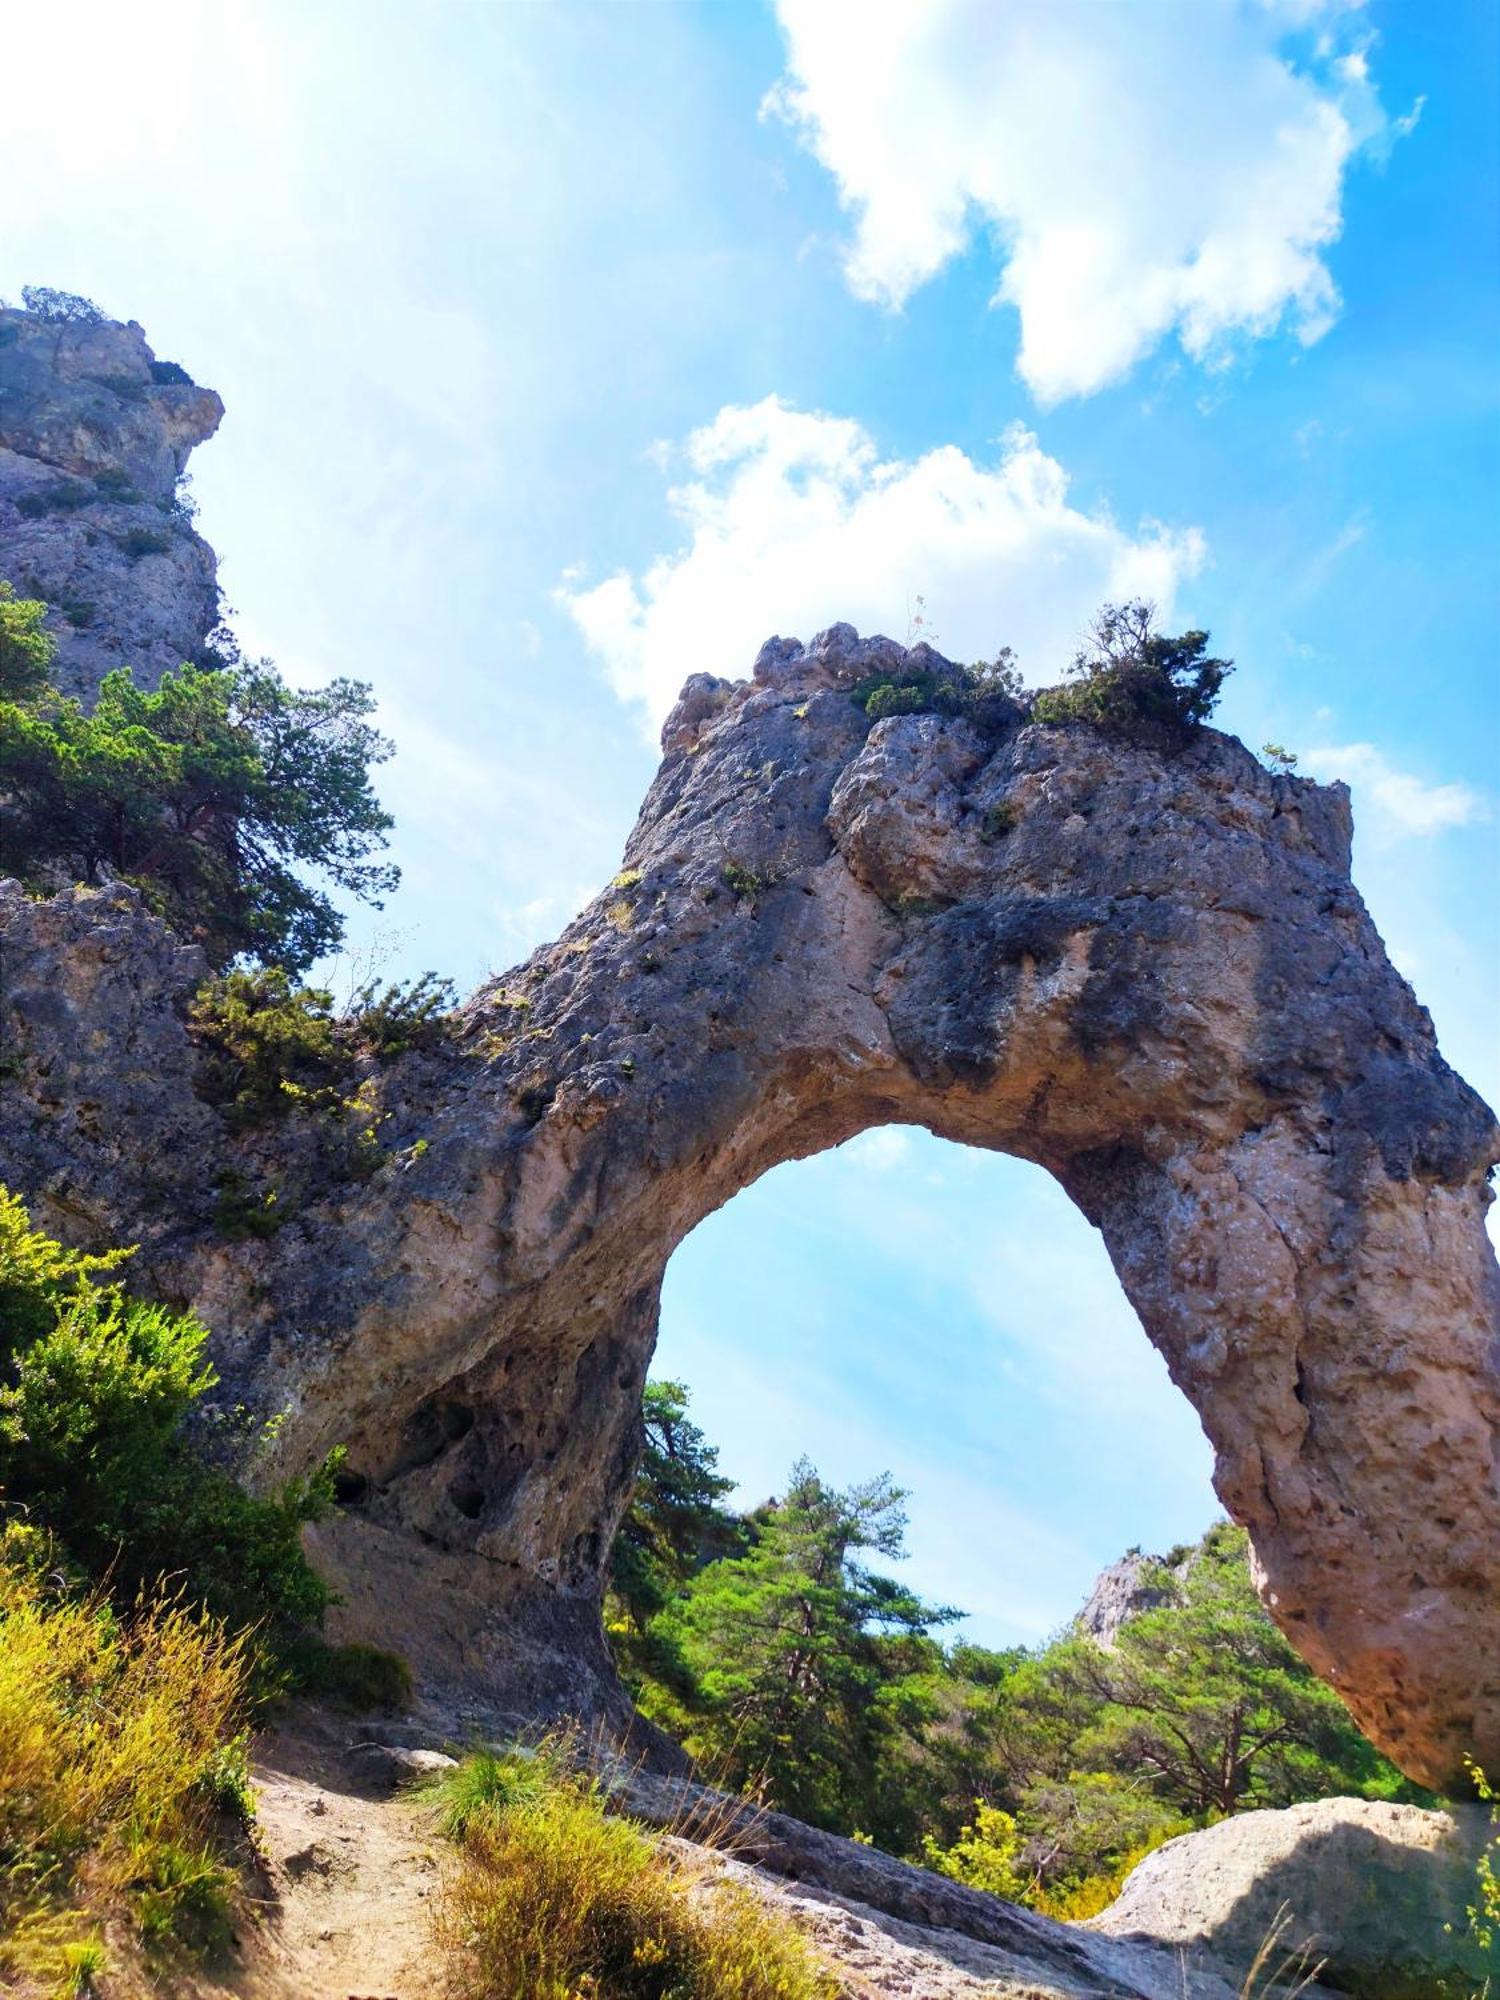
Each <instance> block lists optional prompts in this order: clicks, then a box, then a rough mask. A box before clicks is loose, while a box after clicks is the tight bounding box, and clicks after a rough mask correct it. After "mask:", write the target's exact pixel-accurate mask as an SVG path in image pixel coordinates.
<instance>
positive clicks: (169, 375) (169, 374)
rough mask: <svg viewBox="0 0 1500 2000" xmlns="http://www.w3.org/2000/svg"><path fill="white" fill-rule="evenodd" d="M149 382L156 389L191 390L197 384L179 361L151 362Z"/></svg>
mask: <svg viewBox="0 0 1500 2000" xmlns="http://www.w3.org/2000/svg"><path fill="white" fill-rule="evenodd" d="M151 380H152V381H153V382H154V383H155V384H156V385H157V387H158V388H184V389H193V388H196V387H197V384H196V383H195V382H194V381H193V378H192V376H191V375H189V373H188V372H187V370H186V369H185V368H184V367H183V366H182V363H181V362H180V361H153V362H152V364H151Z"/></svg>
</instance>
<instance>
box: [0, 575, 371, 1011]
mask: <svg viewBox="0 0 1500 2000" xmlns="http://www.w3.org/2000/svg"><path fill="white" fill-rule="evenodd" d="M0 591H3V592H4V595H3V596H0V784H3V787H4V790H5V793H6V801H7V811H6V818H5V828H4V834H3V840H0V870H3V871H4V872H5V873H7V874H12V875H17V876H19V877H21V878H22V879H23V880H29V881H35V882H38V883H41V884H44V885H48V884H50V885H51V886H56V884H57V882H58V881H61V880H67V881H78V882H99V881H102V880H104V879H106V878H107V877H109V876H116V877H119V878H121V879H122V880H125V881H128V882H132V883H134V884H136V886H137V887H139V888H140V889H141V890H142V892H143V893H144V894H145V895H146V896H147V897H148V898H149V899H150V901H151V902H152V904H153V906H154V907H155V908H157V909H158V910H160V912H161V914H162V915H163V916H165V917H166V918H167V919H168V921H169V922H170V923H171V924H172V926H173V928H174V929H176V930H178V931H179V932H180V933H181V934H182V935H183V936H184V937H186V938H191V939H192V940H193V941H194V942H195V943H197V944H199V945H201V946H202V948H203V950H204V951H205V953H206V954H207V955H208V957H209V959H210V960H211V961H212V962H213V963H214V964H216V965H219V966H224V965H227V964H228V963H229V962H230V961H231V960H232V959H234V958H236V957H238V956H241V955H250V956H252V957H255V958H258V959H261V960H264V961H270V960H275V961H277V962H278V963H280V964H282V965H284V966H286V967H287V968H288V969H289V970H290V971H293V972H298V971H302V970H304V969H305V968H306V967H307V966H308V965H310V964H311V963H312V962H313V960H314V959H316V958H318V957H320V956H321V955H322V954H323V953H325V952H327V951H329V950H331V949H333V948H334V947H335V946H336V945H337V944H338V942H339V939H340V937H341V936H342V934H343V919H342V918H341V917H340V915H339V913H338V911H337V910H336V909H335V907H334V905H333V903H332V902H331V901H330V899H329V898H328V897H327V896H326V895H325V894H323V893H322V891H321V890H319V889H316V888H314V887H312V886H311V885H310V884H309V883H308V882H307V881H306V880H304V879H303V874H302V871H304V870H306V869H315V870H317V871H319V872H320V873H321V874H322V875H324V876H325V877H326V878H327V879H328V880H329V881H330V882H331V883H333V884H334V885H335V886H336V887H338V888H340V889H344V890H347V891H348V892H349V893H350V894H352V895H354V896H357V897H359V898H361V899H362V900H363V901H365V902H370V903H373V904H375V905H376V906H377V907H378V906H379V903H380V900H381V898H382V897H383V896H384V895H386V894H387V893H388V892H389V891H390V890H391V889H392V888H393V887H394V886H395V883H396V880H397V874H396V870H395V869H394V868H392V867H390V866H388V865H387V864H385V863H382V862H380V861H378V860H377V859H375V858H373V857H374V856H375V855H376V854H377V853H378V851H379V849H380V848H382V847H383V846H384V844H385V839H386V835H387V833H388V832H389V830H390V827H391V819H390V816H389V814H387V813H386V812H384V811H383V810H382V809H381V807H380V804H379V802H378V801H377V799H376V797H375V794H374V791H373V790H372V788H371V784H370V770H371V767H372V766H373V765H375V764H378V763H381V762H382V761H383V760H384V759H385V758H386V757H388V756H389V755H390V751H391V746H390V745H389V744H388V743H387V742H386V740H385V738H384V737H382V736H381V735H380V734H379V733H378V731H377V730H375V728H374V727H373V726H372V725H371V723H370V721H369V719H368V718H369V715H370V713H371V710H372V708H373V706H374V703H373V698H372V696H371V694H370V690H369V689H368V688H367V687H365V686H364V685H363V684H362V683H361V682H358V681H350V680H336V681H333V682H331V683H330V684H329V685H328V686H327V687H326V688H320V689H315V690H310V691H309V690H302V689H294V688H290V687H288V686H287V684H286V682H285V681H283V680H282V678H281V676H280V675H279V674H278V673H277V671H276V669H275V668H274V667H273V666H272V665H271V664H270V662H269V661H265V660H262V661H259V662H246V661H235V662H234V663H232V664H230V665H228V666H225V667H222V668H217V669H214V670H212V671H205V670H203V669H201V668H199V667H194V666H182V667H179V668H178V669H177V670H176V671H175V672H172V673H167V674H164V675H163V676H162V679H161V683H160V685H159V686H158V687H157V688H155V689H154V690H148V689H146V688H142V687H138V686H137V685H136V684H135V681H134V680H133V679H132V677H131V674H130V671H129V669H128V668H122V669H120V670H118V671H117V672H115V673H111V674H108V675H106V676H105V678H104V681H103V683H102V685H101V686H100V688H99V692H98V698H97V700H96V701H95V703H94V706H93V708H92V709H91V710H85V709H84V708H83V706H82V705H81V704H80V703H79V702H77V701H70V700H65V699H64V698H63V697H62V696H61V695H59V694H58V693H57V691H56V689H55V688H53V687H51V686H50V685H49V684H48V683H47V682H46V679H45V675H46V671H47V669H48V667H49V665H50V662H51V657H52V645H51V641H50V640H49V639H48V637H47V635H46V634H45V633H44V632H43V630H42V627H41V617H42V615H43V614H44V611H45V607H44V606H42V605H40V604H39V603H38V601H37V600H36V599H34V598H21V597H17V596H16V595H15V593H14V592H13V591H12V590H10V589H9V588H8V587H7V586H3V585H0Z"/></svg>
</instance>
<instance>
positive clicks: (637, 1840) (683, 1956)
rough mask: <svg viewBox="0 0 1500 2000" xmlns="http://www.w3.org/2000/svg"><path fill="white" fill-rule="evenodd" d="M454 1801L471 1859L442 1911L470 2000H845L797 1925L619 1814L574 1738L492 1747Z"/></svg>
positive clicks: (452, 1824) (450, 1954) (449, 1789)
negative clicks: (576, 1753) (838, 1998)
mask: <svg viewBox="0 0 1500 2000" xmlns="http://www.w3.org/2000/svg"><path fill="white" fill-rule="evenodd" d="M438 1796H439V1802H440V1807H441V1810H442V1813H443V1818H444V1822H445V1826H446V1828H447V1830H448V1832H449V1833H450V1835H451V1836H452V1837H453V1838H454V1839H456V1840H457V1841H458V1842H459V1844H460V1848H461V1853H462V1859H461V1862H460V1866H459V1868H458V1871H457V1873H456V1875H455V1877H454V1879H453V1880H452V1881H451V1882H450V1884H449V1885H448V1887H447V1888H446V1890H445V1892H444V1895H443V1899H442V1903H441V1905H440V1910H439V1917H438V1935H439V1940H440V1944H441V1947H442V1951H443V1956H444V1961H445V1970H446V1972H447V1977H448V1982H449V1986H448V1990H449V1991H450V1992H451V1993H452V1994H453V1995H454V1996H455V2000H583V1996H588V2000H833V1996H834V1994H835V1993H836V1991H837V1987H836V1985H835V1982H834V1981H833V1980H832V1979H830V1978H829V1977H827V1976H826V1975H825V1974H824V1973H823V1972H822V1971H820V1969H819V1967H818V1965H817V1963H816V1961H815V1959H814V1958H813V1956H812V1954H811V1952H810V1951H809V1950H808V1948H807V1946H806V1945H805V1944H804V1943H803V1942H802V1940H801V1939H800V1938H799V1937H798V1935H797V1934H796V1932H795V1931H793V1930H791V1929H790V1928H789V1927H788V1926H787V1925H785V1924H784V1923H778V1922H777V1920H776V1919H775V1918H774V1917H772V1916H771V1915H770V1914H769V1913H768V1912H767V1911H766V1910H765V1909H764V1908H763V1907H762V1906H761V1904H760V1903H759V1902H758V1901H757V1900H756V1898H755V1897H754V1896H753V1894H752V1893H750V1892H749V1891H747V1890H745V1889H743V1888H740V1887H738V1886H736V1885H734V1884H729V1883H719V1882H716V1881H715V1880H714V1878H713V1876H712V1874H711V1873H710V1872H708V1870H707V1869H706V1868H705V1867H704V1865H703V1863H702V1862H701V1861H700V1862H698V1863H696V1864H695V1863H693V1862H692V1861H690V1860H688V1859H687V1858H686V1856H687V1853H688V1850H686V1849H684V1850H682V1851H681V1852H678V1851H674V1849H673V1848H672V1846H671V1845H670V1844H669V1843H667V1842H664V1841H663V1840H662V1839H661V1838H660V1837H659V1836H657V1835H654V1834H652V1833H650V1832H649V1831H647V1829H646V1828H644V1827H642V1826H639V1825H637V1824H636V1823H635V1822H634V1821H632V1820H629V1819H626V1818H621V1817H618V1816H615V1815H612V1814H610V1813H607V1812H606V1810H605V1795H604V1792H603V1790H602V1789H601V1787H600V1786H599V1784H598V1783H597V1781H596V1780H594V1779H593V1778H591V1777H590V1776H589V1775H588V1774H587V1773H586V1772H584V1771H583V1770H581V1769H579V1768H577V1767H576V1766H575V1764H574V1762H573V1760H572V1758H571V1756H570V1754H569V1746H568V1745H567V1744H566V1743H559V1742H556V1741H554V1742H549V1743H544V1744H542V1745H541V1746H540V1747H539V1748H538V1749H537V1750H535V1751H527V1750H515V1751H513V1752H511V1753H509V1754H506V1755H498V1756H497V1755H494V1754H491V1753H479V1754H477V1755H475V1756H472V1757H470V1758H467V1759H466V1760H465V1761H464V1762H463V1763H462V1764H460V1765H459V1766H458V1767H457V1769H456V1770H454V1771H452V1772H450V1773H447V1774H446V1775H445V1778H444V1779H443V1781H442V1782H441V1785H440V1787H439V1792H438Z"/></svg>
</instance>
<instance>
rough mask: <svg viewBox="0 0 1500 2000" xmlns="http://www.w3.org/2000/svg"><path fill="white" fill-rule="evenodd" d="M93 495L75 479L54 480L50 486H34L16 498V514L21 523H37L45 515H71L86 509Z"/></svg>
mask: <svg viewBox="0 0 1500 2000" xmlns="http://www.w3.org/2000/svg"><path fill="white" fill-rule="evenodd" d="M93 498H94V495H93V494H92V493H91V492H90V491H89V489H88V487H87V486H83V485H80V484H79V482H78V481H77V480H76V479H58V480H54V481H53V483H52V484H51V485H50V486H34V487H32V489H31V491H30V492H29V493H21V494H18V495H17V497H16V512H17V513H18V514H19V515H20V516H21V519H22V520H23V521H39V520H41V519H42V518H43V516H44V515H47V514H72V513H76V512H77V510H78V509H79V508H80V507H87V506H88V505H89V503H90V502H91V501H92V500H93Z"/></svg>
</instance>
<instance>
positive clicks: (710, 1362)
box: [651, 1126, 1222, 1646]
mask: <svg viewBox="0 0 1500 2000" xmlns="http://www.w3.org/2000/svg"><path fill="white" fill-rule="evenodd" d="M651 1374H652V1376H653V1377H654V1378H655V1379H657V1380H663V1379H668V1380H678V1381H681V1382H683V1383H685V1384H686V1386H687V1388H688V1390H689V1392H690V1395H691V1402H690V1405H689V1415H690V1416H691V1417H692V1419H693V1420H694V1421H695V1422H696V1423H698V1424H699V1425H700V1426H701V1427H702V1429H703V1431H704V1432H705V1433H706V1435H707V1437H708V1439H709V1441H710V1442H711V1443H713V1444H715V1445H717V1446H718V1448H719V1469H720V1471H721V1472H722V1473H723V1474H724V1475H725V1476H726V1477H729V1478H732V1479H734V1480H735V1481H736V1482H737V1486H736V1490H735V1492H734V1493H733V1494H731V1495H730V1496H729V1504H730V1505H731V1506H736V1507H740V1508H750V1507H754V1506H755V1505H757V1504H758V1503H759V1502H761V1501H763V1500H765V1499H766V1498H768V1497H769V1496H771V1495H773V1494H777V1493H780V1492H782V1491H784V1490H785V1487H786V1484H787V1475H788V1472H789V1470H790V1467H791V1465H792V1463H793V1462H794V1461H795V1460H796V1459H798V1458H799V1457H804V1456H805V1457H807V1458H808V1459H810V1460H811V1461H812V1462H813V1464H814V1465H815V1466H816V1467H817V1469H818V1471H819V1472H820V1473H821V1474H822V1475H823V1476H824V1477H825V1478H826V1479H828V1480H830V1481H832V1482H833V1483H835V1484H836V1485H839V1486H848V1485H851V1484H853V1483H855V1482H857V1481H862V1480H865V1479H869V1478H870V1477H872V1476H873V1475H875V1474H877V1473H880V1472H884V1471H889V1472H890V1473H891V1474H892V1475H893V1477H894V1479H895V1481H896V1483H897V1484H898V1485H900V1486H902V1487H904V1488H906V1489H907V1491H908V1494H909V1498H908V1500H907V1503H906V1507H907V1514H908V1517H909V1526H908V1531H907V1538H906V1539H907V1548H908V1550H909V1560H908V1561H906V1562H905V1563H903V1564H901V1565H900V1566H899V1574H900V1576H901V1579H902V1581H903V1582H904V1583H906V1584H909V1585H910V1586H911V1587H912V1588H913V1589H914V1590H916V1591H917V1592H919V1593H920V1594H921V1595H922V1596H924V1597H926V1598H928V1599H929V1600H935V1601H937V1602H941V1603H948V1604H953V1605H957V1606H959V1607H961V1608H962V1609H963V1610H964V1611H965V1612H966V1613H968V1614H969V1615H968V1619H967V1622H966V1623H965V1624H964V1625H962V1626H960V1627H958V1628H955V1629H956V1630H957V1631H959V1632H961V1633H962V1634H963V1635H964V1636H965V1637H968V1638H971V1639H973V1640H975V1641H976V1642H978V1643H981V1644H985V1645H995V1646H1004V1645H1012V1644H1016V1643H1026V1644H1033V1643H1036V1642H1038V1641H1040V1640H1042V1639H1044V1638H1046V1637H1047V1636H1048V1635H1049V1634H1050V1633H1051V1632H1053V1631H1055V1630H1056V1629H1057V1628H1058V1627H1059V1626H1061V1625H1062V1624H1063V1623H1064V1622H1065V1621H1066V1620H1067V1619H1069V1618H1071V1617H1072V1616H1073V1615H1074V1613H1075V1612H1076V1611H1077V1610H1078V1608H1079V1607H1080V1605H1081V1604H1082V1603H1083V1601H1084V1599H1085V1598H1086V1597H1087V1595H1088V1593H1089V1590H1090V1588H1091V1587H1092V1585H1093V1582H1094V1580H1095V1578H1096V1576H1097V1575H1098V1573H1099V1571H1100V1570H1101V1569H1103V1568H1104V1567H1105V1566H1106V1565H1107V1564H1109V1563H1111V1562H1113V1561H1115V1560H1116V1559H1117V1558H1118V1557H1119V1556H1120V1555H1122V1554H1123V1553H1124V1552H1125V1551H1126V1550H1127V1549H1129V1548H1131V1547H1133V1546H1140V1547H1142V1548H1144V1549H1147V1550H1150V1551H1165V1550H1166V1549H1169V1548H1171V1547H1172V1546H1173V1544H1175V1543H1180V1542H1192V1541H1196V1540H1197V1538H1198V1536H1199V1535H1200V1534H1201V1533H1202V1531H1203V1530H1204V1529H1205V1528H1206V1527H1207V1526H1208V1525H1209V1523H1210V1522H1211V1521H1213V1520H1215V1519H1217V1518H1219V1517H1220V1514H1221V1511H1222V1510H1221V1509H1220V1508H1219V1505H1218V1501H1217V1499H1216V1497H1215V1495H1214V1492H1213V1489H1212V1487H1211V1485H1210V1483H1209V1471H1210V1465H1211V1457H1210V1452H1209V1448H1208V1445H1207V1442H1206V1440H1205V1439H1204V1436H1203V1433H1202V1431H1201V1429H1200V1428H1199V1424H1198V1420H1197V1417H1196V1416H1195V1414H1194V1413H1193V1410H1192V1409H1191V1407H1190V1405H1189V1404H1188V1402H1187V1401H1186V1399H1185V1398H1184V1397H1183V1396H1182V1395H1181V1394H1180V1393H1179V1391H1178V1390H1177V1389H1176V1388H1175V1387H1174V1386H1173V1385H1172V1382H1171V1380H1170V1378H1169V1377H1168V1375H1167V1371H1166V1366H1165V1364H1164V1363H1163V1361H1162V1360H1161V1358H1160V1357H1159V1356H1158V1355H1157V1353H1156V1352H1155V1350H1154V1349H1153V1348H1152V1346H1151V1344H1150V1342H1149V1341H1148V1340H1147V1338H1146V1336H1145V1334H1144V1332H1143V1331H1142V1329H1141V1326H1140V1323H1139V1321H1138V1320H1137V1319H1136V1316H1135V1313H1134V1311H1133V1310H1132V1308H1131V1306H1130V1304H1129V1302H1128V1301H1127V1299H1126V1298H1125V1295H1124V1292H1123V1291H1122V1290H1121V1287H1120V1283H1119V1280H1118V1279H1117V1278H1116V1277H1115V1274H1114V1271H1113V1269H1112V1267H1111V1265H1110V1262H1109V1258H1108V1256H1107V1255H1106V1252H1105V1249H1104V1244H1103V1241H1102V1239H1101V1238H1100V1236H1099V1234H1098V1232H1097V1231H1096V1230H1095V1229H1094V1228H1093V1227H1092V1226H1091V1225H1090V1224H1089V1223H1088V1222H1087V1221H1086V1220H1085V1219H1084V1217H1083V1216H1082V1215H1081V1214H1080V1213H1079V1211H1078V1210H1077V1209H1075V1208H1074V1207H1073V1205H1072V1203H1071V1202H1070V1201H1069V1199H1068V1197H1067V1196H1066V1195H1065V1194H1064V1193H1063V1191H1062V1189H1061V1188H1060V1187H1058V1185H1057V1184H1056V1182H1054V1181H1053V1180H1052V1178H1051V1177H1050V1175H1048V1174H1046V1173H1045V1172H1044V1171H1043V1170H1042V1169H1041V1168H1040V1167H1037V1166H1034V1165H1032V1164H1031V1163H1030V1162H1027V1161H1022V1160H1016V1159H1012V1158H1009V1157H1006V1156H1004V1155H1001V1154H998V1153H989V1152H983V1151H980V1150H978V1149H977V1148H973V1147H969V1146H962V1145H958V1144H956V1143H953V1142H951V1141H948V1140H942V1139H938V1138H935V1137H934V1136H933V1135H932V1134H930V1133H928V1132H926V1131H923V1130H920V1129H918V1128H916V1127H906V1126H887V1127H883V1128H878V1129H873V1130H871V1131H868V1132H865V1133H863V1134H861V1135H860V1136H859V1137H858V1138H856V1139H853V1140H850V1141H849V1142H848V1143H847V1144H846V1145H843V1146H840V1147H837V1148H835V1149H833V1150H831V1151H828V1152H825V1153H822V1154H819V1155H817V1156H815V1157H813V1158H811V1159H808V1160H802V1161H796V1162H791V1163H788V1164H786V1165H783V1166H780V1167H777V1168H775V1169H774V1170H773V1171H772V1172H770V1173H768V1174H766V1175H765V1176H764V1177H763V1178H762V1179H761V1180H759V1181H758V1182H756V1183H755V1184H753V1185H752V1186H751V1187H749V1188H746V1189H744V1190H743V1191H742V1192H741V1193H740V1194H738V1195H736V1196H735V1197H734V1199H733V1200H732V1201H730V1202H729V1203H728V1204H726V1206H725V1207H724V1208H722V1209H720V1210H719V1211H718V1212H717V1213H716V1214H714V1215H711V1216H709V1217H708V1218H707V1219H706V1220H705V1221H703V1222H702V1223H700V1224H699V1226H698V1227H697V1229H695V1230H694V1231H693V1233H692V1234H691V1235H690V1236H689V1237H688V1238H687V1239H686V1241H685V1242H684V1243H683V1244H682V1245H681V1246H680V1247H679V1249H678V1251H677V1253H676V1255H675V1256H674V1257H673V1259H672V1262H671V1264H670V1265H669V1267H668V1271H667V1276H666V1282H665V1286H664V1289H663V1301H662V1320H661V1337H660V1341H659V1343H658V1346H657V1351H656V1354H655V1357H654V1359H653V1361H652V1364H651Z"/></svg>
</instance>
